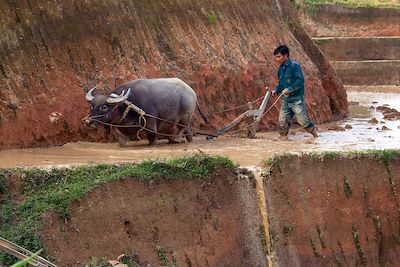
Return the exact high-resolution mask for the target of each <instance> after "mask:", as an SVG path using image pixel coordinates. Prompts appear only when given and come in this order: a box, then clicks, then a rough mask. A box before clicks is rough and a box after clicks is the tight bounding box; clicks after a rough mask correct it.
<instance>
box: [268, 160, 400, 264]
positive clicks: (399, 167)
mask: <svg viewBox="0 0 400 267" xmlns="http://www.w3.org/2000/svg"><path fill="white" fill-rule="evenodd" d="M399 178H400V158H399V157H395V158H393V159H391V160H389V159H387V162H386V163H385V162H383V161H380V160H377V159H374V158H373V157H371V156H366V155H363V156H357V157H353V158H346V157H338V158H331V157H321V158H319V157H307V156H303V157H302V156H288V157H283V158H282V159H280V160H278V161H276V162H275V164H274V165H273V167H272V169H271V174H270V176H269V177H267V178H266V180H265V192H266V198H267V200H266V202H267V209H268V218H269V221H270V235H271V239H272V247H273V249H272V250H273V251H274V252H275V254H274V255H275V260H274V261H275V264H276V266H365V265H366V266H398V261H399V259H400V243H399V240H400V239H399V238H400V232H399V229H400V228H399V227H400V224H399V223H400V213H399V208H400V202H399V198H398V195H399V193H400V188H399V186H398V183H399Z"/></svg>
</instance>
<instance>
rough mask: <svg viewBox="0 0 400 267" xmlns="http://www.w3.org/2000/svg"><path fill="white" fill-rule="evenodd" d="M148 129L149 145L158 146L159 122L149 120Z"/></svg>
mask: <svg viewBox="0 0 400 267" xmlns="http://www.w3.org/2000/svg"><path fill="white" fill-rule="evenodd" d="M147 128H148V130H147V140H149V145H155V144H157V120H155V119H148V120H147Z"/></svg>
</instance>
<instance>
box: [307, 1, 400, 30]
mask: <svg viewBox="0 0 400 267" xmlns="http://www.w3.org/2000/svg"><path fill="white" fill-rule="evenodd" d="M303 9H304V17H303V18H302V21H303V22H304V25H305V27H306V29H307V32H308V33H309V34H310V35H311V36H318V37H325V36H349V37H350V36H351V37H360V36H374V37H376V36H399V35H400V9H394V8H393V9H392V8H367V7H364V8H349V7H340V6H336V5H307V6H304V7H303Z"/></svg>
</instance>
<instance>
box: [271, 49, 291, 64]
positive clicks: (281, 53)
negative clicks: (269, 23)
mask: <svg viewBox="0 0 400 267" xmlns="http://www.w3.org/2000/svg"><path fill="white" fill-rule="evenodd" d="M274 56H275V59H276V61H278V63H279V64H283V63H284V62H285V61H286V60H287V59H288V58H289V48H288V47H287V46H286V45H280V46H278V47H277V48H275V50H274Z"/></svg>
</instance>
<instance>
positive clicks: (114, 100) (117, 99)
mask: <svg viewBox="0 0 400 267" xmlns="http://www.w3.org/2000/svg"><path fill="white" fill-rule="evenodd" d="M130 92H131V88H129V89H128V92H126V94H121V96H118V97H114V96H115V94H114V95H113V96H112V97H108V98H107V103H108V104H115V103H119V102H122V101H125V100H126V99H127V98H128V96H129V93H130Z"/></svg>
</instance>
